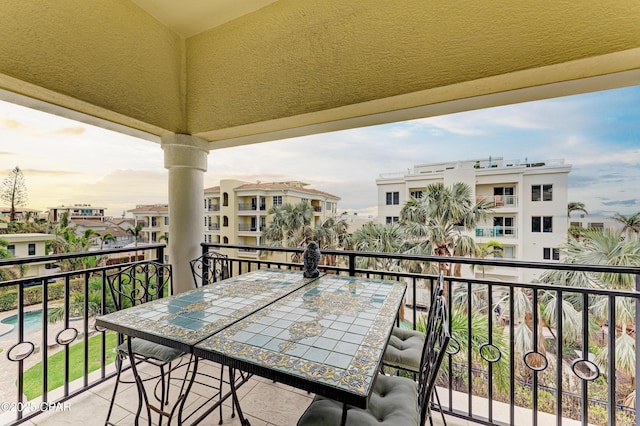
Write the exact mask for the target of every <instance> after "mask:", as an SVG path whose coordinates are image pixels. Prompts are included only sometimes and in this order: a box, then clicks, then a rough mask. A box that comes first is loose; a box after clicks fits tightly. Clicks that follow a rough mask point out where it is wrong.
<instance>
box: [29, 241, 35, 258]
mask: <svg viewBox="0 0 640 426" xmlns="http://www.w3.org/2000/svg"><path fill="white" fill-rule="evenodd" d="M35 255H36V245H35V244H33V243H31V244H29V256H35Z"/></svg>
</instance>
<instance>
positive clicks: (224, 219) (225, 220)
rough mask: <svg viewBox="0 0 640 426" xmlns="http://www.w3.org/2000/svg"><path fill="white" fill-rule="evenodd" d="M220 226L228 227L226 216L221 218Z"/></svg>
mask: <svg viewBox="0 0 640 426" xmlns="http://www.w3.org/2000/svg"><path fill="white" fill-rule="evenodd" d="M222 226H229V218H228V217H227V216H224V217H223V218H222Z"/></svg>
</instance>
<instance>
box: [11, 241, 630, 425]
mask: <svg viewBox="0 0 640 426" xmlns="http://www.w3.org/2000/svg"><path fill="white" fill-rule="evenodd" d="M202 248H203V251H206V250H215V251H221V252H227V251H228V252H230V253H231V252H233V250H240V251H254V252H256V256H255V257H254V258H233V257H230V260H231V262H232V268H231V272H232V274H233V275H235V274H239V273H244V272H248V271H251V270H255V269H258V268H264V267H276V268H287V269H300V268H301V267H302V263H301V255H302V252H303V249H294V248H277V247H257V246H247V245H224V244H215V243H213V244H212V243H209V244H202ZM163 250H164V245H149V246H139V247H137V248H135V249H114V250H103V251H100V252H88V253H75V254H65V255H56V256H47V257H29V258H20V259H7V260H0V268H6V267H10V268H13V269H19V266H20V265H28V264H29V263H38V262H51V263H63V266H69V267H71V266H73V265H67V264H74V263H75V264H76V265H75V267H77V268H78V269H79V270H76V271H70V272H62V271H56V272H55V273H54V274H51V275H47V276H46V277H44V276H43V277H38V278H37V279H34V278H21V279H15V280H10V281H3V282H0V306H4V307H5V308H6V307H8V306H9V305H10V303H14V304H15V309H14V311H13V312H12V314H13V315H15V317H14V322H15V324H16V325H15V330H14V331H12V332H10V334H8V335H5V337H6V336H9V337H8V339H9V341H8V343H7V345H6V347H3V349H4V351H3V352H2V355H1V356H2V357H3V358H4V359H3V360H2V362H3V363H5V364H6V365H9V368H8V369H7V371H9V372H10V371H11V370H13V371H14V372H15V377H14V376H12V375H11V374H4V377H3V379H2V380H3V381H4V383H3V386H2V388H6V389H9V390H10V391H9V392H8V393H7V394H6V395H1V396H0V399H2V400H3V401H9V402H11V401H15V404H14V405H13V407H16V408H18V407H19V408H23V409H22V410H18V409H14V410H10V411H8V412H6V413H4V415H3V416H2V417H0V423H3V424H18V423H22V422H24V421H26V420H28V419H30V418H32V417H33V416H35V415H36V414H38V413H39V411H37V410H36V411H28V410H25V409H24V408H28V407H31V406H30V405H28V404H26V401H27V399H26V397H25V393H29V392H31V394H33V393H34V391H33V389H31V390H28V389H26V388H27V386H31V385H32V384H33V383H34V382H35V383H36V386H35V387H36V388H39V392H38V391H37V389H36V392H35V393H36V394H38V393H39V394H40V396H35V397H33V396H31V397H29V401H45V402H46V403H48V404H56V403H60V402H64V401H68V400H69V399H70V398H72V397H73V396H75V395H77V394H79V393H81V392H82V391H84V390H87V389H90V388H91V387H93V386H95V385H97V384H99V383H101V382H103V381H104V380H107V379H109V378H111V377H112V374H111V373H110V372H109V370H110V368H108V367H109V365H108V360H107V358H108V354H109V352H110V348H109V343H108V342H109V335H108V332H106V331H104V330H102V331H98V330H95V328H93V326H92V317H93V316H92V315H93V314H92V313H91V312H92V303H98V304H99V306H98V307H97V310H98V311H99V312H105V310H106V309H108V307H107V301H108V300H109V297H108V295H107V293H108V290H106V287H105V274H106V271H107V270H109V269H115V268H118V267H121V265H124V264H126V263H117V262H131V261H135V260H138V259H139V256H141V254H142V251H145V252H146V253H147V254H148V255H149V253H151V254H152V255H151V256H152V257H153V258H155V259H158V260H162V259H163V257H164V251H163ZM267 252H269V254H270V256H269V259H267V258H266V256H265V254H266V253H267ZM322 255H323V260H322V262H323V263H325V264H324V265H322V266H321V269H322V270H323V271H325V272H327V273H337V274H344V275H352V276H355V275H362V276H376V277H384V278H387V279H394V280H404V281H405V282H407V284H408V287H407V295H406V299H405V305H404V314H403V315H402V316H401V318H399V320H398V324H399V325H400V326H405V327H412V328H418V329H419V328H420V324H421V318H422V317H423V316H424V315H425V312H426V310H427V309H428V301H429V300H430V289H431V288H432V285H433V283H434V281H435V279H436V278H437V269H438V268H440V269H442V268H445V267H446V268H449V269H450V270H455V269H456V268H455V265H459V266H461V267H462V268H463V272H464V273H467V274H469V276H470V277H473V278H463V277H446V280H445V284H446V285H445V295H446V297H447V301H448V304H449V312H450V313H451V316H452V321H450V323H451V324H452V332H453V337H454V339H453V343H452V345H451V347H450V350H449V355H448V356H447V357H446V360H445V364H444V367H443V369H442V374H441V377H440V381H439V383H438V393H439V396H440V399H441V402H442V408H443V410H444V411H445V413H447V414H450V415H452V416H456V417H460V418H464V419H467V420H469V421H473V422H476V423H479V424H487V425H489V424H499V425H502V424H511V425H518V424H522V423H523V421H522V420H523V416H527V417H528V419H527V420H526V423H527V424H533V425H540V424H547V423H555V424H557V425H560V424H567V419H574V421H576V422H579V423H581V424H610V425H614V424H638V420H637V417H636V414H635V409H634V407H635V403H637V402H638V397H637V396H635V395H640V391H638V389H637V388H638V387H639V385H638V382H637V381H635V376H636V375H637V365H638V363H637V358H638V357H640V352H638V351H635V352H634V353H635V358H634V359H633V360H632V361H633V362H631V361H630V360H626V361H628V362H629V363H630V364H629V365H627V364H624V365H623V363H622V361H621V360H618V359H617V358H616V357H609V358H608V359H604V358H603V359H604V361H601V360H600V358H595V359H594V358H592V357H591V356H590V353H592V352H594V353H595V352H600V355H602V351H603V350H605V351H607V352H608V353H617V352H621V351H622V349H628V348H624V347H622V346H621V343H620V342H618V341H617V339H616V337H619V336H620V335H621V334H622V333H625V334H627V335H628V336H630V339H631V342H629V341H627V342H626V344H632V345H633V346H634V348H635V347H637V345H638V336H637V335H636V332H635V324H637V323H638V321H639V320H640V309H639V308H638V298H640V293H639V292H638V287H640V279H639V278H638V277H639V276H640V268H625V267H609V266H593V265H575V264H563V263H558V262H553V263H545V262H520V261H514V260H504V259H471V258H446V259H444V258H442V257H437V256H418V255H401V254H383V253H372V252H356V251H344V250H322ZM95 256H122V257H121V258H119V259H111V260H110V261H109V262H110V263H111V264H106V265H102V266H97V265H94V264H93V263H92V262H93V260H92V259H93V257H95ZM147 258H149V256H147ZM279 258H280V260H278V259H279ZM65 262H66V263H67V264H65ZM82 262H85V264H84V265H82V264H81V263H82ZM471 266H473V268H474V273H473V274H471V273H470V272H471V271H470V270H465V268H470V267H471ZM430 267H431V268H432V269H429V268H430ZM492 267H499V270H500V271H501V272H500V275H501V276H502V277H503V278H504V275H505V274H504V273H503V271H504V270H512V271H513V276H514V277H525V276H531V275H532V274H533V273H534V272H540V273H541V272H546V271H564V272H566V273H569V274H574V275H575V276H580V277H584V278H585V279H588V277H589V276H590V274H601V273H602V274H615V275H625V276H631V277H633V279H635V286H636V289H635V290H628V291H622V290H609V289H604V288H594V287H566V286H559V285H557V284H554V283H535V282H523V281H524V280H523V279H516V278H514V279H513V280H501V281H498V280H495V279H490V278H489V277H491V268H492ZM433 268H435V269H433ZM418 270H423V271H427V272H412V271H418ZM478 271H482V274H483V275H485V276H486V278H477V277H478ZM464 273H463V275H464ZM8 293H11V294H9V295H8ZM93 296H95V298H94V297H93ZM10 297H13V298H14V299H13V302H11V298H10ZM522 302H525V303H524V305H523V304H522ZM568 302H572V303H571V305H569V304H568ZM522 306H525V308H524V309H523V308H522ZM576 306H577V307H580V306H586V307H588V309H582V310H578V312H577V315H574V316H573V317H571V316H569V315H568V311H569V309H575V307H576ZM56 307H60V308H61V310H62V315H61V320H60V321H59V322H57V323H53V324H52V323H50V322H49V321H48V317H49V316H50V314H51V312H52V311H53V310H54V308H56ZM34 308H39V309H41V310H42V312H46V313H48V314H47V315H42V317H41V318H39V319H38V320H37V321H36V326H39V327H40V329H41V334H40V335H38V337H37V339H36V340H33V339H31V338H30V334H29V332H28V331H27V327H28V321H26V320H27V319H28V317H29V316H30V315H29V314H28V312H31V311H32V310H33V309H34ZM602 309H604V310H605V311H606V315H605V316H604V318H605V320H604V321H601V322H600V323H596V322H595V321H594V319H595V318H596V317H595V316H593V315H592V313H593V312H595V311H596V310H602ZM620 312H622V313H623V314H626V318H627V319H629V318H631V319H632V320H631V321H626V322H623V321H622V320H621V319H620V318H625V317H624V316H621V315H618V314H619V313H620ZM7 315H8V314H7V313H5V314H3V317H2V318H0V320H1V321H3V320H4V319H6V317H7ZM576 317H577V318H578V322H577V323H570V322H569V320H570V319H571V318H576ZM600 318H603V317H602V316H601V317H600ZM56 324H57V325H56ZM56 327H57V328H56ZM526 328H528V329H529V330H530V337H529V339H528V342H529V343H528V346H526V345H522V342H523V341H524V342H527V340H526V339H524V340H523V339H522V335H523V334H526ZM576 328H577V329H578V330H579V331H578V334H579V335H578V336H577V337H576V336H574V335H573V334H572V333H575V330H576ZM581 330H589V332H586V333H585V332H582V331H581ZM610 330H611V331H612V332H609V331H610ZM1 333H2V331H1V330H0V334H1ZM93 339H96V340H93ZM94 342H97V345H96V346H95V347H94V345H93V343H94ZM469 342H470V343H469ZM2 344H3V343H2V336H0V346H1V345H2ZM36 348H39V352H38V353H36ZM576 351H577V352H576ZM76 352H80V358H79V359H80V360H79V361H76V358H74V353H76ZM58 354H60V355H58ZM55 357H58V358H60V360H61V364H60V365H61V366H62V367H61V368H62V371H63V374H62V375H61V376H62V380H61V382H60V383H59V384H54V383H52V381H53V380H54V378H53V376H54V375H53V374H52V369H54V368H56V369H57V368H58V367H54V358H55ZM93 358H97V359H98V367H97V370H95V371H93V372H92V371H91V369H92V367H90V359H93ZM36 361H39V362H40V364H36ZM55 362H57V361H55ZM72 364H78V365H80V366H81V369H80V370H81V371H80V373H79V374H76V375H74V373H72V366H73V365H72ZM34 365H35V367H34ZM55 365H57V364H55ZM34 368H35V370H34ZM34 371H35V373H36V374H35V376H36V378H35V379H34V378H33V373H34ZM38 374H39V376H38ZM38 377H39V378H38ZM54 388H55V389H54ZM634 390H635V391H636V392H635V395H633V394H632V392H633V391H634ZM5 392H6V391H5ZM625 396H629V398H627V399H628V401H624V399H625V398H624V397H625ZM557 413H559V414H560V415H556V414H557Z"/></svg>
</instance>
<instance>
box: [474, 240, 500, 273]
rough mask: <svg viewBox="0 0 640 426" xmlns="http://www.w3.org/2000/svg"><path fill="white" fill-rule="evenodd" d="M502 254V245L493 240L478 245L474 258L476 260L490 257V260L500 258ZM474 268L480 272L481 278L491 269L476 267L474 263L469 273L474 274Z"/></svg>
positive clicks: (488, 267)
mask: <svg viewBox="0 0 640 426" xmlns="http://www.w3.org/2000/svg"><path fill="white" fill-rule="evenodd" d="M503 253H504V248H503V247H502V244H500V243H499V242H498V241H494V240H491V241H488V242H487V243H485V244H478V245H477V249H476V257H477V258H478V259H486V258H488V257H491V258H495V257H502V255H503ZM476 268H479V269H480V270H481V271H482V278H484V273H485V272H486V271H487V270H489V269H491V268H492V267H491V266H483V265H476V264H475V263H474V264H472V265H471V272H475V269H476Z"/></svg>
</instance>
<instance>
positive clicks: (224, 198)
mask: <svg viewBox="0 0 640 426" xmlns="http://www.w3.org/2000/svg"><path fill="white" fill-rule="evenodd" d="M222 205H223V206H224V207H228V206H229V194H227V193H226V192H225V193H224V194H222Z"/></svg>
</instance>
